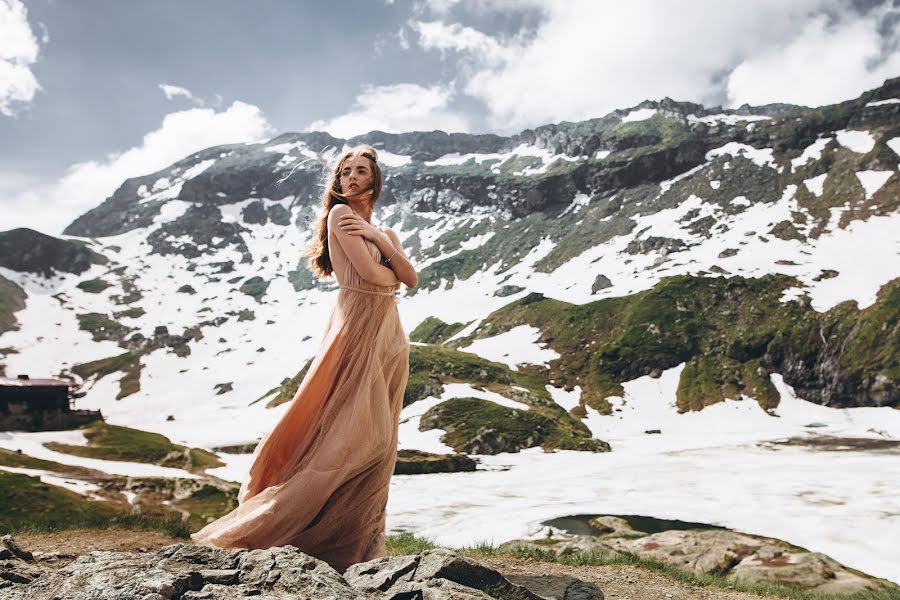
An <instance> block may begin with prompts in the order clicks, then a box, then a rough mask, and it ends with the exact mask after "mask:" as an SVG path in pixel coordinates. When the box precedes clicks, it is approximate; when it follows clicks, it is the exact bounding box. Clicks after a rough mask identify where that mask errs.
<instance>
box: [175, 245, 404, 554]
mask: <svg viewBox="0 0 900 600" xmlns="http://www.w3.org/2000/svg"><path fill="white" fill-rule="evenodd" d="M328 235H329V244H328V246H329V255H330V256H331V257H332V258H334V257H335V255H337V254H340V255H341V257H342V258H343V260H342V261H340V262H335V261H334V260H332V265H335V271H334V274H335V277H336V278H337V281H338V284H339V285H340V290H339V291H338V294H337V303H336V305H335V307H334V309H333V311H332V313H331V316H330V317H329V319H328V322H327V324H326V327H325V332H324V333H323V338H322V341H321V343H320V345H319V349H318V351H317V354H316V356H315V358H314V359H313V362H312V364H311V365H310V367H309V370H308V371H307V373H306V375H305V376H304V378H303V381H302V382H301V383H300V387H299V388H298V389H297V392H296V394H295V395H294V398H293V399H292V400H291V404H290V407H289V408H288V409H287V411H286V412H285V413H284V414H283V415H282V417H281V418H280V419H279V420H278V422H277V423H276V424H275V427H274V429H272V431H271V432H269V433H268V434H267V435H266V436H265V437H263V439H262V440H261V441H260V442H259V444H258V445H257V447H256V449H255V451H254V453H253V458H252V464H251V466H250V472H249V475H248V476H247V478H246V479H245V480H244V482H243V483H242V484H241V488H240V491H239V492H238V507H237V508H235V509H234V510H233V511H231V512H230V513H228V514H227V515H224V516H223V517H221V518H219V519H217V520H216V521H213V522H212V523H209V524H208V525H206V526H205V527H203V528H202V529H201V530H200V531H197V532H196V533H194V534H192V535H191V538H192V539H193V540H194V541H195V542H196V543H198V544H206V545H211V546H213V547H219V548H227V549H238V548H251V549H252V548H270V547H274V546H284V545H288V544H291V545H293V546H296V547H297V548H299V549H300V550H301V551H303V552H306V553H307V554H310V555H312V556H315V557H316V558H319V559H322V560H324V561H326V562H328V563H329V564H330V565H331V566H332V567H334V568H335V569H337V570H338V571H340V572H343V571H344V570H345V569H346V568H347V567H348V566H350V565H352V564H355V563H358V562H363V561H366V560H371V559H373V558H379V557H382V556H385V555H386V554H387V551H386V548H385V507H386V505H387V499H388V488H389V483H390V479H391V475H393V472H394V465H395V463H396V460H397V430H398V426H399V419H400V410H401V409H402V408H403V394H404V391H405V390H406V384H407V381H408V378H409V338H408V336H407V335H406V332H405V331H404V330H403V327H402V325H401V323H400V316H399V313H398V310H397V302H399V298H398V297H397V296H396V295H395V292H396V291H397V290H398V289H399V287H400V284H396V285H395V286H392V287H384V286H378V285H373V284H371V283H369V282H368V281H366V280H364V279H363V278H362V277H361V276H360V275H359V273H358V272H357V270H356V269H355V268H354V267H353V264H352V263H351V262H350V260H349V259H347V256H346V254H344V252H343V250H342V249H341V247H340V243H339V241H338V240H337V239H336V238H335V236H334V234H333V233H331V232H329V234H328ZM362 239H363V240H364V241H365V243H366V247H367V248H368V249H369V253H370V255H371V256H372V259H373V260H374V261H376V262H378V261H380V260H381V252H380V250H379V249H378V247H377V246H376V245H375V244H374V243H373V242H371V241H369V240H367V239H365V238H362ZM338 264H343V265H345V266H344V267H342V268H340V269H338V267H337V265H338ZM339 271H340V272H339Z"/></svg>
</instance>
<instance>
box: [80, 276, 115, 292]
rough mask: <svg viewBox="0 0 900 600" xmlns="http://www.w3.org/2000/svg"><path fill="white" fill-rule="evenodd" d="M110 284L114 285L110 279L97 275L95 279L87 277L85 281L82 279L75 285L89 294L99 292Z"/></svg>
mask: <svg viewBox="0 0 900 600" xmlns="http://www.w3.org/2000/svg"><path fill="white" fill-rule="evenodd" d="M110 286H112V284H111V283H109V282H108V281H105V280H103V279H100V278H99V277H96V278H94V279H87V280H85V281H82V282H80V283H79V284H78V285H76V286H75V287H77V288H78V289H80V290H82V291H85V292H87V293H89V294H99V293H100V292H102V291H103V290H105V289H106V288H108V287H110Z"/></svg>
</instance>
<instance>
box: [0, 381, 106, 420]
mask: <svg viewBox="0 0 900 600" xmlns="http://www.w3.org/2000/svg"><path fill="white" fill-rule="evenodd" d="M76 387H77V385H76V383H75V382H74V381H73V380H68V379H32V378H30V377H29V376H28V375H19V376H18V377H16V378H10V377H0V431H48V430H59V429H73V428H75V427H78V426H79V425H82V424H84V423H89V422H91V421H96V420H98V419H101V420H102V419H103V415H101V414H100V411H99V410H76V409H75V397H74V395H73V393H74V389H75V388H76Z"/></svg>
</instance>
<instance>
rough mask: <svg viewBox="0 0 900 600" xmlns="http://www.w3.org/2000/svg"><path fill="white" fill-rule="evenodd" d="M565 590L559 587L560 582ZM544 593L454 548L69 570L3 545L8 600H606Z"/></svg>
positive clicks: (212, 551) (162, 553) (93, 562)
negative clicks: (341, 565) (353, 558)
mask: <svg viewBox="0 0 900 600" xmlns="http://www.w3.org/2000/svg"><path fill="white" fill-rule="evenodd" d="M557 583H559V582H557ZM562 584H564V585H559V584H558V585H556V587H555V588H553V586H552V585H549V583H548V582H534V583H533V585H537V586H541V585H543V587H542V588H541V591H542V595H541V596H538V595H537V594H535V593H533V592H531V591H529V590H528V589H526V588H525V587H522V586H520V585H517V584H515V583H512V582H510V581H509V580H508V579H506V578H505V577H504V576H503V575H501V574H500V573H499V572H498V571H495V570H494V569H491V568H489V567H487V566H485V565H483V564H480V563H478V562H477V561H474V560H472V559H470V558H467V557H465V556H462V555H460V554H458V553H457V552H454V551H452V550H448V549H445V548H435V549H432V550H426V551H424V552H422V553H420V554H413V555H408V556H396V557H384V558H378V559H375V560H371V561H368V562H364V563H358V564H355V565H351V566H350V567H349V568H348V569H347V570H346V572H345V573H344V575H341V573H339V572H338V571H336V570H335V569H333V568H332V567H331V566H330V565H328V563H326V562H324V561H322V560H319V559H317V558H314V557H312V556H310V555H308V554H305V553H303V552H301V551H300V550H298V549H297V548H296V547H294V546H290V545H288V546H279V547H275V548H267V549H259V550H224V549H221V548H211V547H208V546H195V545H189V544H172V545H169V546H166V547H165V548H162V549H160V550H157V551H156V552H107V551H99V550H96V551H93V552H90V553H88V554H84V555H82V556H80V557H78V558H77V559H75V560H73V561H72V562H71V563H69V564H68V565H66V566H65V567H63V568H61V569H59V570H55V571H54V570H49V569H44V568H41V567H40V566H38V565H37V564H35V561H34V558H33V557H32V555H31V553H29V552H26V551H24V550H22V549H20V548H19V547H18V546H17V545H16V544H15V541H14V540H13V539H12V538H11V537H10V536H4V537H3V538H2V539H0V598H3V599H4V600H231V599H238V598H245V597H254V598H258V599H259V600H275V599H288V598H290V599H297V598H310V599H316V600H357V599H359V600H363V599H366V600H369V599H373V600H374V599H378V600H415V599H419V600H490V599H492V598H496V599H499V598H504V599H507V598H515V599H516V600H543V599H545V598H549V599H553V600H601V599H602V598H603V594H602V592H600V590H599V589H597V588H596V586H593V585H592V584H589V583H587V582H582V581H578V580H574V579H573V581H568V580H567V581H565V582H562Z"/></svg>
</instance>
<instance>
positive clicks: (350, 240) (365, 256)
mask: <svg viewBox="0 0 900 600" xmlns="http://www.w3.org/2000/svg"><path fill="white" fill-rule="evenodd" d="M346 214H353V210H352V209H351V208H350V207H349V206H347V205H346V204H338V205H337V206H334V207H332V209H331V210H330V211H329V213H328V231H329V232H332V233H334V237H336V238H337V240H338V243H339V244H340V245H341V249H342V250H343V251H344V254H346V255H347V258H348V259H349V260H350V262H351V263H352V264H353V267H354V268H355V269H356V270H357V271H358V272H359V274H360V276H361V277H362V278H363V279H365V280H366V281H368V282H369V283H373V284H375V285H383V286H392V285H396V284H398V283H400V280H399V279H397V276H396V275H394V271H392V270H391V269H388V268H387V267H385V266H384V265H381V264H379V263H377V262H375V259H373V258H372V255H371V254H369V249H368V248H366V243H365V242H364V241H363V238H362V237H361V236H358V235H351V234H349V233H346V232H345V231H343V230H342V229H341V226H340V218H341V215H346Z"/></svg>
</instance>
